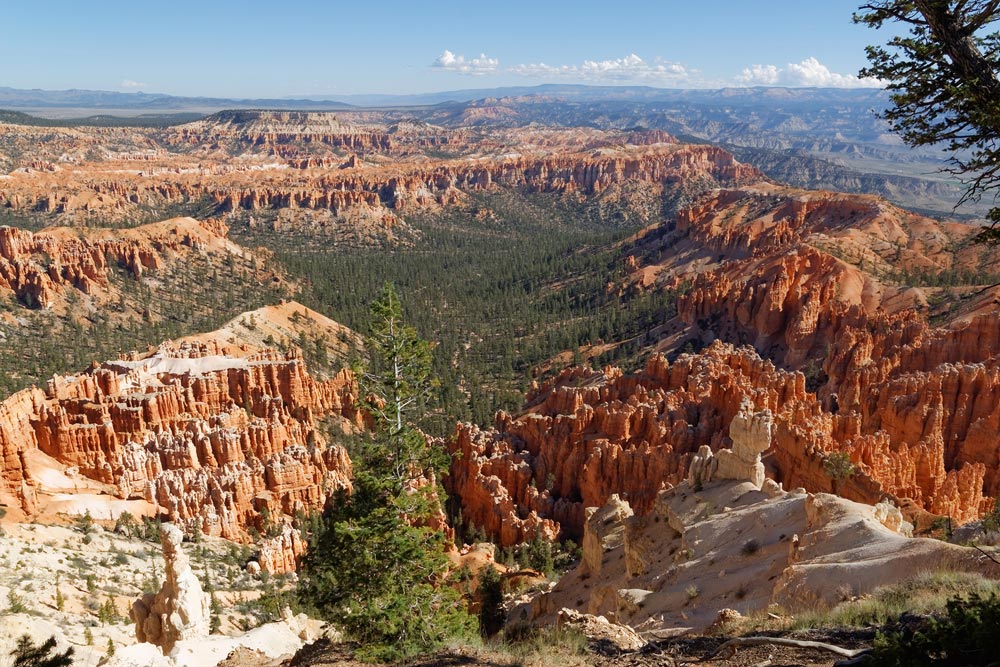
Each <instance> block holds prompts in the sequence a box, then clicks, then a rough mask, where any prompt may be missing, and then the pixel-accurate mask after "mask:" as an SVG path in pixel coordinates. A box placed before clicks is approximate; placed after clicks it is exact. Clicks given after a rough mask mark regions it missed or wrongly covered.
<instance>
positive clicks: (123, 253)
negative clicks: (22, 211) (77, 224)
mask: <svg viewBox="0 0 1000 667" xmlns="http://www.w3.org/2000/svg"><path fill="white" fill-rule="evenodd" d="M227 232H228V228H227V227H226V226H225V225H223V224H221V223H218V222H209V223H199V222H198V221H196V220H194V219H192V218H175V219H171V220H165V221H163V222H158V223H153V224H149V225H143V226H141V227H138V228H135V229H130V230H114V231H112V230H72V229H68V228H49V229H44V230H42V231H40V232H36V233H32V232H29V231H27V230H24V229H18V228H16V227H0V290H10V291H11V292H13V293H14V295H15V296H16V297H17V298H18V299H20V300H21V301H22V302H24V303H25V304H27V305H29V306H33V307H40V308H48V307H51V306H52V305H53V304H54V303H55V302H56V301H57V299H58V297H59V295H60V294H61V293H63V292H65V291H66V290H67V289H70V288H72V289H76V290H79V291H80V292H82V293H84V294H88V295H98V294H100V293H101V292H104V291H106V290H107V289H108V287H109V283H110V277H111V274H112V273H113V271H114V270H115V269H118V268H120V269H123V270H125V271H127V272H128V273H129V275H131V276H132V277H133V278H140V277H141V276H142V275H143V273H144V272H146V271H150V270H153V271H155V270H157V269H159V268H161V267H162V266H163V265H164V263H165V262H166V261H168V259H174V258H176V257H179V256H183V255H186V254H190V253H194V252H200V251H213V252H219V253H232V254H241V253H242V252H243V251H242V250H241V249H240V248H239V247H238V246H236V245H234V244H232V243H230V242H228V241H226V239H225V235H226V233H227Z"/></svg>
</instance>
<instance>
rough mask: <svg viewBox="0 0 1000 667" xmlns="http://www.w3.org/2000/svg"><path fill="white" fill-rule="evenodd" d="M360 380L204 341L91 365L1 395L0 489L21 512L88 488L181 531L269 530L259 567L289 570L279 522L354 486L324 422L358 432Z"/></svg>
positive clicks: (290, 551) (292, 548) (290, 549)
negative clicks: (322, 375) (146, 510)
mask: <svg viewBox="0 0 1000 667" xmlns="http://www.w3.org/2000/svg"><path fill="white" fill-rule="evenodd" d="M285 306H286V307H287V306H288V304H285ZM295 307H297V308H301V307H300V306H297V304H293V305H292V309H293V310H296V308H295ZM286 309H287V308H286ZM305 310H306V309H304V308H302V311H303V312H305ZM268 311H269V309H263V311H258V312H257V313H255V314H251V315H256V316H257V317H258V318H259V319H260V320H262V321H263V320H266V319H268V317H269V315H271V314H273V313H269V312H268ZM296 312H298V311H297V310H296ZM355 387H356V385H355V382H354V378H353V376H352V374H351V373H350V372H349V371H346V370H344V371H342V372H340V373H339V374H337V375H335V376H334V377H331V378H329V379H326V380H319V379H316V378H315V377H313V376H312V375H311V374H310V373H309V372H308V371H307V370H306V366H305V363H304V362H303V360H302V358H301V356H299V353H298V351H297V350H293V351H291V352H288V353H281V352H278V351H276V350H273V349H266V348H265V349H261V348H255V347H247V346H246V345H237V346H229V347H226V346H224V345H221V344H219V343H218V342H217V341H216V340H214V339H212V337H208V339H207V340H206V341H204V342H199V341H193V342H184V343H177V344H171V343H168V344H164V345H163V346H161V347H160V348H159V349H158V350H155V351H153V352H151V353H146V354H141V355H139V354H136V355H131V356H127V357H123V358H121V359H118V360H115V361H109V362H105V363H103V364H95V366H94V367H93V368H91V369H90V370H89V371H87V372H85V373H81V374H78V375H71V376H66V377H60V376H57V377H55V378H53V379H52V380H51V381H50V382H49V383H48V386H47V387H46V388H45V389H44V390H41V389H37V388H32V389H28V390H25V391H22V392H19V393H17V394H14V395H13V396H11V397H10V398H8V399H7V400H6V401H4V402H3V403H0V452H2V453H3V464H4V468H3V476H2V478H3V481H4V489H3V493H2V495H3V497H4V499H5V501H7V502H8V503H10V504H12V505H14V506H15V507H17V508H18V509H19V510H20V511H22V512H23V513H24V514H25V515H27V516H29V517H30V516H32V515H34V514H36V513H39V512H45V511H46V507H45V506H46V504H47V502H48V501H49V500H50V499H51V497H52V496H53V495H59V494H62V493H75V492H78V491H79V488H78V487H79V486H84V487H87V488H88V489H92V490H93V491H95V492H103V493H104V494H107V495H108V496H111V497H117V498H118V499H121V500H123V501H145V503H148V504H149V506H152V508H153V511H154V512H156V513H159V514H162V515H165V516H166V517H167V518H169V520H170V521H172V522H174V523H177V524H179V525H182V526H184V527H185V528H186V529H187V530H188V531H194V530H200V531H203V532H205V533H208V534H212V535H219V536H222V537H225V538H228V539H234V540H245V539H247V538H248V536H249V532H250V531H259V532H260V533H263V534H271V535H272V537H271V538H270V539H269V540H265V543H264V544H263V545H262V554H261V561H262V562H261V564H262V565H263V566H264V567H267V568H270V569H272V571H285V570H287V569H290V568H293V567H294V565H295V559H296V557H297V556H298V555H300V554H301V553H302V551H304V547H305V545H304V544H303V543H302V541H301V540H300V539H296V538H297V537H298V534H297V533H294V534H293V531H289V530H287V529H286V528H287V527H286V528H282V524H283V523H284V522H286V521H287V520H288V519H289V518H290V517H292V516H294V515H295V514H296V513H299V512H302V513H306V514H308V513H309V512H310V511H312V510H317V509H321V508H322V507H323V506H324V503H325V502H326V499H327V497H328V496H329V495H330V494H332V493H333V492H335V491H336V490H337V489H340V488H349V486H350V477H351V462H350V459H349V457H348V455H347V452H346V451H345V450H344V449H343V448H342V447H340V446H339V445H335V444H331V443H329V442H328V441H327V439H326V437H325V436H324V435H323V433H322V432H321V431H320V428H319V422H320V420H321V419H324V418H332V419H334V421H336V422H339V423H340V425H341V428H343V429H346V430H352V429H356V428H360V427H361V426H362V418H361V415H360V414H359V413H358V412H357V410H356V408H355V403H356V395H355V392H356V388H355ZM67 486H71V488H67ZM109 500H110V498H109ZM98 504H99V505H100V503H98ZM106 504H107V505H109V506H110V505H111V504H113V503H106ZM109 511H111V510H109ZM111 513H112V514H113V511H111ZM103 514H104V513H101V512H98V513H97V516H98V517H99V518H101V517H103Z"/></svg>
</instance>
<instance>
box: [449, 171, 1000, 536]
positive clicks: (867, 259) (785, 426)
mask: <svg viewBox="0 0 1000 667" xmlns="http://www.w3.org/2000/svg"><path fill="white" fill-rule="evenodd" d="M975 233H976V230H975V229H974V228H971V227H968V226H965V225H958V224H954V223H939V222H937V221H933V220H929V219H927V218H922V217H920V216H916V215H913V214H909V213H906V212H903V211H900V210H899V209H896V208H894V207H892V206H889V205H888V204H886V203H885V202H883V201H881V200H878V199H877V198H873V197H857V196H851V195H839V194H833V193H809V192H803V191H797V190H790V189H786V188H781V187H779V186H774V185H770V184H760V185H757V186H754V187H751V188H743V189H740V190H728V191H727V190H720V191H716V192H714V193H712V194H710V195H708V196H706V197H704V198H703V199H702V200H700V201H699V202H697V203H696V204H695V205H694V206H692V207H691V208H690V209H688V210H686V211H683V212H682V213H681V214H680V215H679V216H678V217H677V219H676V220H675V221H673V223H672V224H670V225H663V226H662V227H660V228H654V229H650V230H647V232H646V233H645V235H644V236H643V237H642V238H640V240H639V241H638V242H637V243H636V248H635V249H636V251H637V252H636V254H635V255H633V256H632V257H631V258H630V262H628V265H627V267H626V268H627V270H628V271H629V272H630V278H629V279H628V282H627V285H626V286H625V287H623V289H624V290H636V289H639V290H643V289H662V288H666V289H671V288H679V289H678V299H677V312H678V314H677V317H676V318H675V319H674V320H671V321H668V322H664V323H663V325H662V326H661V327H660V329H661V330H662V331H664V332H666V333H665V334H664V335H666V336H668V338H664V339H663V340H662V341H661V343H660V344H659V345H658V347H659V349H662V350H664V351H670V350H676V349H677V348H678V347H680V346H681V344H682V343H684V342H694V343H696V344H703V343H704V342H706V341H710V340H715V341H716V342H714V343H712V344H710V345H708V347H707V348H705V349H703V350H702V351H701V352H700V353H698V354H688V355H682V356H680V357H679V358H678V359H677V361H676V362H675V363H673V364H672V365H670V364H668V363H667V361H666V359H665V358H664V357H661V356H657V355H654V356H651V357H649V360H648V362H647V364H646V367H645V370H644V371H643V372H640V373H636V374H633V375H625V374H623V373H622V372H621V370H619V369H617V368H605V369H604V370H603V371H601V372H596V371H590V370H585V369H573V370H568V371H565V372H563V373H562V374H561V375H560V376H558V377H557V378H556V379H555V381H554V382H552V383H549V384H547V385H545V386H543V387H540V388H538V389H536V390H535V391H533V392H531V393H529V395H528V396H527V398H526V403H525V410H524V411H523V412H522V413H521V414H519V415H518V416H516V417H514V416H510V415H507V414H504V413H500V414H498V416H497V419H496V424H495V426H494V428H493V429H491V430H489V431H481V430H479V429H476V428H475V427H470V426H466V425H460V426H459V427H458V429H457V432H456V434H455V436H454V438H452V440H451V441H450V445H449V446H450V447H451V448H452V450H453V451H455V452H456V453H460V454H461V455H460V456H459V458H458V459H457V461H456V464H455V465H453V466H452V475H451V477H450V478H449V480H448V484H449V488H450V489H451V490H453V492H454V493H456V494H457V495H458V496H460V497H461V499H462V508H463V518H464V519H465V520H466V521H467V522H469V523H471V524H474V525H475V526H476V527H478V528H482V529H485V530H486V531H487V532H489V533H490V534H492V535H496V536H498V537H499V538H500V539H501V541H502V542H503V543H504V544H513V543H516V542H518V541H522V540H524V539H526V538H530V537H532V536H533V535H534V534H536V533H538V532H541V533H543V534H551V533H553V532H557V531H559V530H561V531H562V532H563V534H564V535H567V536H571V537H578V536H579V535H580V534H581V530H582V525H583V516H584V515H583V510H584V508H586V507H594V506H601V505H603V504H604V503H605V502H606V501H607V500H608V498H609V497H611V496H612V495H613V494H619V495H620V496H621V497H622V498H623V499H625V500H627V501H628V502H629V504H630V505H631V507H632V508H633V509H634V510H635V512H636V513H638V514H640V515H641V514H644V513H645V512H647V511H648V510H649V507H650V506H651V503H652V500H653V498H654V497H655V495H656V493H657V492H658V491H659V490H660V489H662V488H664V487H665V486H668V485H671V484H676V483H677V482H678V481H679V480H680V479H681V477H682V471H684V470H686V469H687V466H688V463H689V459H690V457H691V455H692V454H693V453H694V452H696V451H697V449H698V447H699V446H701V445H708V446H710V447H711V448H712V449H713V450H714V449H717V448H719V447H720V446H728V444H729V441H728V438H726V437H725V435H724V434H725V433H726V432H727V431H728V429H729V425H730V424H731V422H732V420H733V418H734V416H735V414H736V412H735V411H736V410H737V408H738V407H739V406H740V404H741V402H742V401H744V400H748V401H749V402H750V404H751V405H752V407H753V408H754V409H758V410H761V409H767V410H770V411H771V413H772V415H773V424H774V437H773V442H772V446H771V449H770V450H769V451H768V452H767V455H766V456H765V463H766V464H767V474H768V476H769V477H771V478H773V479H775V480H777V481H778V482H780V483H782V484H784V485H785V487H786V488H794V487H799V486H802V487H805V488H806V489H808V490H809V491H812V492H836V493H839V494H841V495H843V496H845V497H847V498H850V499H853V500H858V501H862V502H866V503H869V504H875V503H878V502H879V501H881V500H882V499H883V498H885V497H890V498H895V499H897V500H898V501H899V502H900V503H902V504H907V505H908V506H910V507H911V508H912V512H911V514H920V513H923V514H922V516H923V519H924V520H925V523H926V521H927V520H928V517H927V515H926V513H928V512H929V513H931V514H934V515H947V516H950V517H952V518H953V519H954V520H955V521H957V522H964V521H969V520H972V519H975V518H978V517H979V516H981V514H982V512H984V511H985V510H986V509H988V507H989V506H990V504H991V502H992V501H991V499H990V498H989V496H993V495H996V494H997V493H998V492H1000V479H998V473H997V470H998V469H1000V466H998V464H1000V446H998V443H1000V385H998V377H1000V309H998V307H997V294H998V290H997V289H996V288H990V287H989V286H988V285H986V287H985V288H984V286H983V285H979V284H977V280H978V281H979V282H983V280H985V279H988V278H989V276H984V275H981V274H980V275H977V274H976V273H975V269H976V267H982V266H987V267H989V266H996V265H997V264H996V263H993V262H994V261H995V259H997V257H996V254H997V251H996V250H995V249H989V248H983V247H981V246H975V245H971V244H968V243H967V241H968V240H969V239H970V238H971V236H973V235H974V234H975ZM942 283H943V284H944V285H945V286H943V287H942ZM945 297H947V298H949V299H951V300H952V302H953V304H954V305H951V307H950V308H949V305H950V304H948V303H946V304H945V306H944V307H943V308H944V309H941V307H939V309H938V310H936V311H932V310H931V309H932V307H933V306H931V305H929V304H931V303H934V302H936V303H938V304H940V303H942V299H943V298H945ZM931 312H933V313H934V315H935V319H937V320H938V321H939V322H942V325H939V326H936V327H935V326H932V325H931V324H929V323H928V315H929V314H930V313H931ZM719 339H721V340H719ZM721 341H728V342H727V343H722V342H721ZM672 346H673V347H672ZM737 346H743V347H737ZM768 358H769V359H771V360H772V361H765V360H764V359H768ZM775 364H778V365H777V366H776V365H775ZM807 374H808V376H809V377H808V385H809V390H807ZM835 452H846V453H847V454H848V455H849V456H850V458H851V461H852V462H853V464H854V466H855V469H856V473H855V474H854V475H853V476H851V477H849V478H847V479H844V480H840V481H838V482H835V481H834V480H833V479H831V477H830V475H829V474H828V473H827V471H826V470H825V468H824V461H825V460H826V459H827V457H828V456H830V455H831V454H833V453H835ZM492 499H498V500H497V502H492ZM926 527H927V526H926V525H923V526H918V528H926Z"/></svg>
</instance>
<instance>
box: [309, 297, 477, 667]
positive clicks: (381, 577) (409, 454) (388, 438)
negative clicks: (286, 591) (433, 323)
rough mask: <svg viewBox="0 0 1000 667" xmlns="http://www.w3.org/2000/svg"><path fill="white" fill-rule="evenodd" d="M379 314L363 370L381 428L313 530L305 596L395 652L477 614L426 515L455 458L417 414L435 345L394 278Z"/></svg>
mask: <svg viewBox="0 0 1000 667" xmlns="http://www.w3.org/2000/svg"><path fill="white" fill-rule="evenodd" d="M371 316H372V324H371V331H372V334H371V337H370V338H369V341H368V350H369V353H370V354H371V357H372V359H371V362H370V364H369V366H368V367H367V368H364V369H360V371H359V372H360V377H361V384H362V393H363V395H364V396H365V397H366V401H365V405H366V406H367V407H368V409H369V411H370V414H371V415H372V416H373V420H374V424H373V426H374V429H373V431H374V437H373V438H372V440H371V441H369V442H367V443H365V444H364V445H362V446H360V447H358V448H357V449H358V451H356V452H354V458H355V465H356V467H355V478H354V484H353V490H352V491H351V493H350V494H348V493H346V492H343V491H341V492H340V493H339V494H338V496H337V498H336V502H335V503H334V504H333V508H332V509H331V510H330V511H329V512H328V513H327V514H326V515H325V516H324V517H323V520H322V521H321V522H320V525H319V528H318V530H317V531H316V533H315V534H314V535H313V536H312V542H311V548H310V550H309V552H308V553H307V554H306V557H305V559H304V561H303V571H302V573H301V577H300V584H299V598H300V600H301V601H302V602H303V603H304V604H307V605H310V606H313V607H315V608H316V610H317V611H318V612H319V613H320V614H321V615H322V616H323V617H324V618H326V619H328V620H331V621H335V622H337V623H339V624H340V625H341V626H342V627H343V628H344V630H346V631H347V633H348V634H349V635H350V636H351V637H352V638H353V639H355V640H356V641H358V642H360V643H361V644H362V646H363V648H362V650H361V651H360V653H361V654H362V655H363V656H365V657H370V658H376V659H382V660H390V659H396V658H400V657H404V656H407V655H412V654H415V653H419V652H424V651H428V650H431V649H433V648H435V647H436V646H439V645H440V644H441V643H442V642H443V641H444V640H445V639H447V638H449V637H451V636H455V635H457V634H468V633H469V631H470V630H471V628H472V620H471V618H470V617H469V616H468V614H467V613H466V611H465V609H464V605H463V604H462V602H461V600H460V599H459V595H458V593H457V591H455V590H454V589H452V588H451V587H448V586H445V585H440V582H442V581H443V579H444V574H445V573H446V571H447V568H448V561H447V558H446V556H445V538H444V535H443V534H442V533H440V532H439V531H435V530H432V529H431V528H429V527H427V526H426V521H424V519H425V518H427V517H429V516H430V514H431V512H434V511H438V508H437V506H436V504H435V498H434V496H433V494H432V493H430V492H429V491H432V490H433V489H428V488H427V485H426V484H423V483H422V482H421V481H420V480H426V479H428V477H429V475H428V473H430V472H431V471H432V470H433V469H434V467H435V465H440V462H441V461H442V460H446V458H445V459H442V457H441V455H440V454H437V453H435V452H434V451H432V449H431V447H430V446H429V445H428V444H427V442H426V439H425V438H424V437H423V436H422V435H421V433H420V432H419V431H418V430H417V429H416V428H414V426H413V425H412V422H411V420H410V417H409V415H411V414H412V413H413V412H415V410H416V409H417V408H418V407H421V406H422V405H423V404H424V401H425V399H426V396H427V393H428V390H429V388H430V387H431V386H432V384H433V383H432V379H431V374H430V368H431V351H430V346H429V345H428V344H427V343H426V342H425V341H423V340H421V339H420V338H419V337H417V335H416V333H415V331H414V330H413V328H412V327H410V326H408V325H406V324H405V323H404V322H403V319H402V307H401V304H400V301H399V297H398V296H397V294H396V292H395V290H394V289H393V288H392V286H391V285H387V286H386V287H385V289H384V290H383V293H382V297H381V298H380V299H378V300H377V301H376V302H375V303H374V304H373V305H372V308H371Z"/></svg>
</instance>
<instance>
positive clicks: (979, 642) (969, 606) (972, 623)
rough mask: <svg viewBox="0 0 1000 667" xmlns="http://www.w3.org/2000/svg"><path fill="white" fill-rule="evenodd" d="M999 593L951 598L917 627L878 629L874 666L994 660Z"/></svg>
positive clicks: (998, 645)
mask: <svg viewBox="0 0 1000 667" xmlns="http://www.w3.org/2000/svg"><path fill="white" fill-rule="evenodd" d="M998 629H1000V597H998V596H997V594H996V593H991V594H990V595H989V596H987V597H983V596H980V595H978V594H976V593H972V594H970V595H969V596H968V597H967V598H961V597H959V598H953V599H952V600H950V601H949V602H948V607H947V611H946V614H945V615H944V616H943V617H941V618H932V619H930V620H929V621H927V623H926V624H925V625H924V626H923V627H921V628H919V629H916V630H909V631H908V630H900V631H895V632H888V633H879V635H878V636H876V638H875V648H874V651H873V652H872V659H871V661H870V662H869V664H870V665H872V666H873V667H919V666H921V665H931V666H935V667H936V666H939V665H940V666H942V667H952V666H954V667H962V666H965V665H988V664H995V663H996V660H997V656H998V655H1000V632H998Z"/></svg>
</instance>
